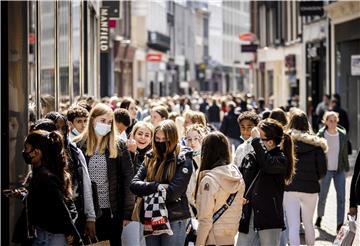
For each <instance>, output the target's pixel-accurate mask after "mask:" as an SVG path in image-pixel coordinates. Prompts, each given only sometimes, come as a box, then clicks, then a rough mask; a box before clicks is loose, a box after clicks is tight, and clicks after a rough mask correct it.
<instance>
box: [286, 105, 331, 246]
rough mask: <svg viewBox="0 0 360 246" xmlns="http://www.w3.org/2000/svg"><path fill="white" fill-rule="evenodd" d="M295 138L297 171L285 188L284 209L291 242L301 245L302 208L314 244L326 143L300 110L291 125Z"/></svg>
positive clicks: (309, 240)
mask: <svg viewBox="0 0 360 246" xmlns="http://www.w3.org/2000/svg"><path fill="white" fill-rule="evenodd" d="M288 129H289V131H290V134H291V137H292V139H293V140H294V141H295V146H296V158H297V159H298V161H297V164H296V174H295V176H294V178H293V181H292V183H291V184H290V185H288V186H287V187H286V188H285V193H284V210H285V213H286V218H287V222H288V226H289V241H290V245H300V235H299V230H300V210H301V219H302V222H303V224H304V227H305V240H306V244H307V245H314V244H315V229H314V225H313V217H314V212H315V207H316V203H317V199H318V193H319V192H320V184H319V180H320V179H321V178H322V177H324V176H325V174H326V171H327V167H326V162H327V161H326V156H325V152H326V151H327V143H326V140H324V139H323V138H319V137H317V136H316V135H315V134H313V133H312V132H311V130H310V127H309V122H308V119H307V116H306V114H305V113H304V112H303V111H301V110H296V111H294V112H293V113H292V115H291V118H290V122H289V125H288Z"/></svg>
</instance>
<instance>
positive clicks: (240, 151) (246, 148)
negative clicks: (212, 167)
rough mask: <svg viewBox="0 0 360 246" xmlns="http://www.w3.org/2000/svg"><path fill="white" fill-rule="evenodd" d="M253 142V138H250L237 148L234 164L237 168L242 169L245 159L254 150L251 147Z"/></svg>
mask: <svg viewBox="0 0 360 246" xmlns="http://www.w3.org/2000/svg"><path fill="white" fill-rule="evenodd" d="M251 140H252V138H251V137H250V138H249V139H248V140H245V141H244V142H243V143H242V144H240V145H239V146H238V147H237V149H236V152H235V157H234V164H235V165H236V166H237V167H240V166H241V163H242V161H243V159H244V157H245V156H246V155H247V154H249V153H250V152H251V151H253V150H254V148H253V147H252V145H251Z"/></svg>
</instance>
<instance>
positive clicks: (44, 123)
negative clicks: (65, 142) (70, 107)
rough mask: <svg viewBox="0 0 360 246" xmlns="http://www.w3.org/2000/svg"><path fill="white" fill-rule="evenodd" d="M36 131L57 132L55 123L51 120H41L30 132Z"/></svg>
mask: <svg viewBox="0 0 360 246" xmlns="http://www.w3.org/2000/svg"><path fill="white" fill-rule="evenodd" d="M36 130H44V131H48V132H52V131H56V126H55V123H54V122H53V121H52V120H50V119H44V118H42V119H39V120H37V121H36V122H35V123H34V124H33V125H32V126H31V127H30V132H32V131H36Z"/></svg>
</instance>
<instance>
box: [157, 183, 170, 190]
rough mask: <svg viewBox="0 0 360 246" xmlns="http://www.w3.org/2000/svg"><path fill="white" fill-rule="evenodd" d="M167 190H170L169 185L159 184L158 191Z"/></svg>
mask: <svg viewBox="0 0 360 246" xmlns="http://www.w3.org/2000/svg"><path fill="white" fill-rule="evenodd" d="M167 188H169V185H168V184H159V185H158V187H157V190H158V191H162V190H167Z"/></svg>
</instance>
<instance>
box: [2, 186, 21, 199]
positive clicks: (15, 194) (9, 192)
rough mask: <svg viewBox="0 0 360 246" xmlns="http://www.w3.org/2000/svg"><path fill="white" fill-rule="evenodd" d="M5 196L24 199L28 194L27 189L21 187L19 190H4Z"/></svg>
mask: <svg viewBox="0 0 360 246" xmlns="http://www.w3.org/2000/svg"><path fill="white" fill-rule="evenodd" d="M3 194H4V196H6V197H10V198H18V199H22V198H24V196H25V195H26V194H27V189H26V188H25V187H20V188H17V189H8V190H3Z"/></svg>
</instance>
